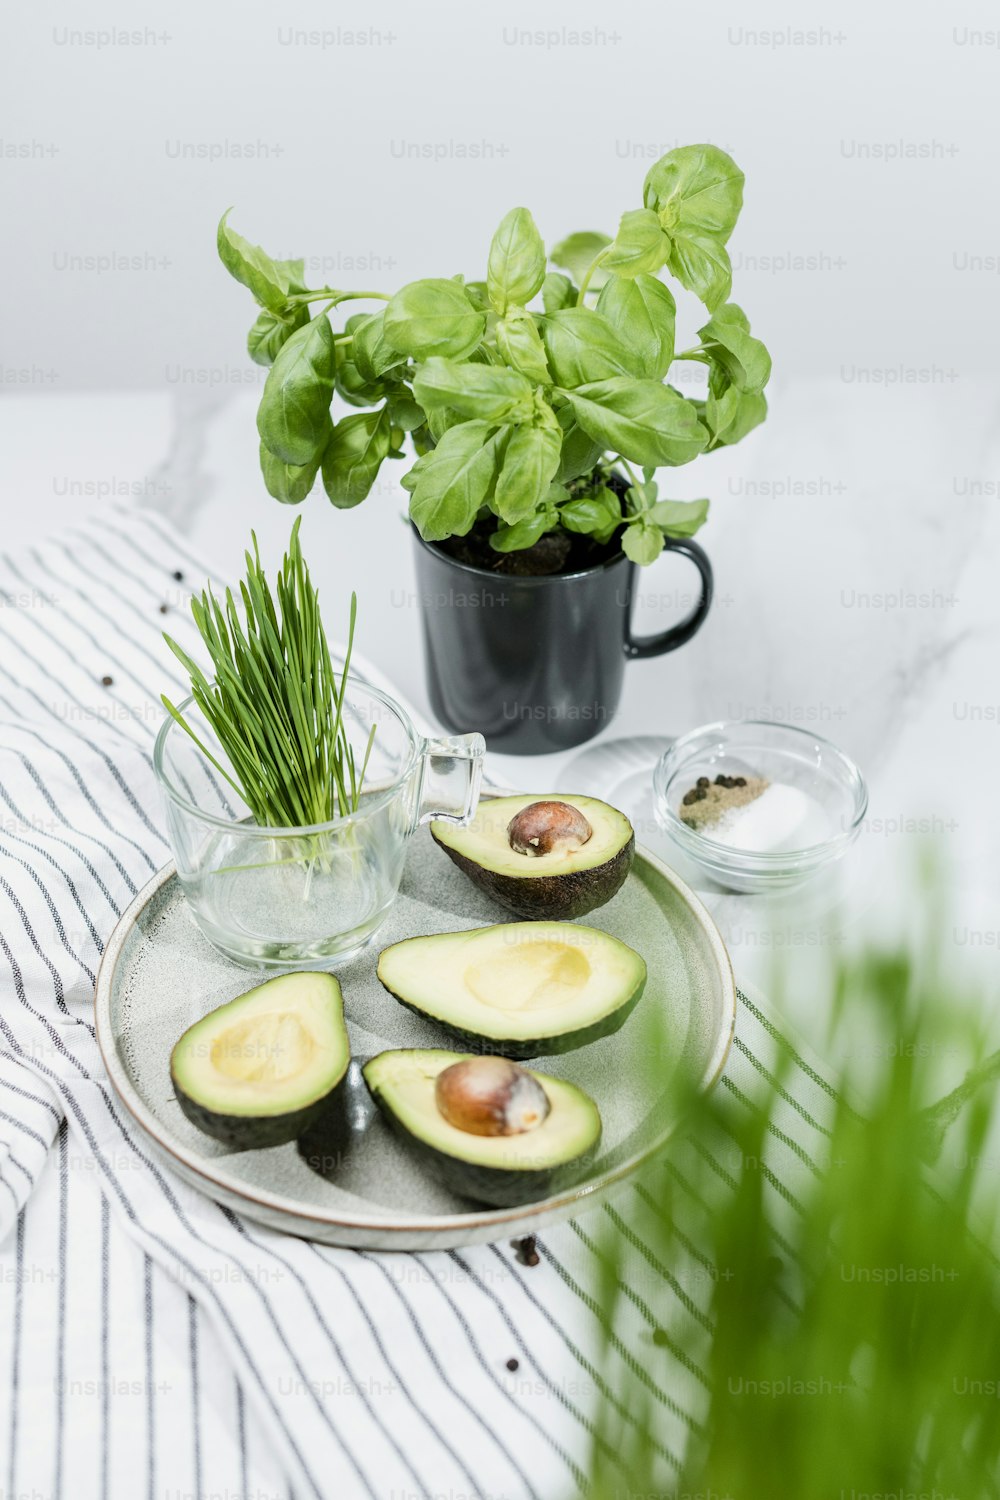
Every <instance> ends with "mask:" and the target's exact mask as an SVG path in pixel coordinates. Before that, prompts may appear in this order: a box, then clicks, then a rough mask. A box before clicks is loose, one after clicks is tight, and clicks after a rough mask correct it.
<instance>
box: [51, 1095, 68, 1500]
mask: <svg viewBox="0 0 1000 1500" xmlns="http://www.w3.org/2000/svg"><path fill="white" fill-rule="evenodd" d="M56 1148H57V1151H58V1154H59V1293H58V1299H57V1306H58V1310H59V1313H58V1315H59V1333H58V1342H57V1344H56V1430H55V1445H56V1472H55V1483H54V1487H53V1488H54V1493H55V1500H61V1496H62V1488H63V1439H64V1437H65V1432H66V1278H67V1274H68V1267H67V1264H66V1239H67V1234H68V1228H69V1226H68V1218H67V1215H68V1209H69V1135H68V1131H67V1128H66V1121H65V1120H63V1121H62V1122H61V1124H60V1126H59V1130H58V1131H57V1133H56Z"/></svg>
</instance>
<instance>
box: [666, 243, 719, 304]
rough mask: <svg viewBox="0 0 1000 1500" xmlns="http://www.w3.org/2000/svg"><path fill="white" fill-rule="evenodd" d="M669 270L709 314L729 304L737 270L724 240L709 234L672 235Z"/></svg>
mask: <svg viewBox="0 0 1000 1500" xmlns="http://www.w3.org/2000/svg"><path fill="white" fill-rule="evenodd" d="M669 238H670V254H669V255H668V257H667V266H668V267H669V269H670V270H671V271H672V272H673V274H674V275H675V276H676V277H677V280H678V281H679V282H680V284H681V286H683V287H686V288H687V290H688V291H689V292H694V294H695V296H696V297H697V298H698V300H699V301H700V302H702V303H703V304H704V305H705V307H707V308H708V310H709V312H714V311H715V309H716V308H717V307H718V306H719V304H720V303H722V302H725V300H726V298H727V297H728V296H729V293H730V292H731V291H732V287H733V268H732V266H731V265H730V262H729V252H728V251H727V250H726V247H725V245H723V244H722V242H721V241H720V240H714V239H712V238H711V237H710V236H709V235H705V234H688V233H686V232H685V233H676V234H672V235H670V237H669Z"/></svg>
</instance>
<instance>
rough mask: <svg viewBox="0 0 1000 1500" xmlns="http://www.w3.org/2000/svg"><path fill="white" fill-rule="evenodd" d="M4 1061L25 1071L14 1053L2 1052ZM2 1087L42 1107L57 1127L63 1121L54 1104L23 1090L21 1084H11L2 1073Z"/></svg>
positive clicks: (0, 1081)
mask: <svg viewBox="0 0 1000 1500" xmlns="http://www.w3.org/2000/svg"><path fill="white" fill-rule="evenodd" d="M4 1061H6V1062H12V1063H14V1064H15V1066H17V1067H18V1068H20V1069H22V1071H23V1068H24V1064H23V1063H21V1062H18V1061H17V1059H16V1058H15V1057H14V1055H13V1054H12V1053H10V1052H0V1062H4ZM0 1086H2V1087H3V1088H7V1089H10V1091H11V1093H12V1094H20V1096H21V1098H22V1099H30V1100H31V1102H32V1103H33V1104H37V1105H39V1106H40V1108H42V1109H45V1110H48V1112H49V1114H50V1115H51V1116H52V1118H53V1120H55V1122H56V1124H57V1125H58V1124H59V1121H60V1120H61V1119H62V1115H61V1114H60V1113H59V1111H58V1110H57V1109H56V1107H55V1105H54V1104H50V1102H49V1101H48V1099H43V1098H42V1097H41V1095H40V1094H33V1093H31V1091H30V1090H29V1089H23V1088H21V1086H20V1084H17V1083H11V1081H10V1079H9V1078H4V1076H3V1074H2V1073H0Z"/></svg>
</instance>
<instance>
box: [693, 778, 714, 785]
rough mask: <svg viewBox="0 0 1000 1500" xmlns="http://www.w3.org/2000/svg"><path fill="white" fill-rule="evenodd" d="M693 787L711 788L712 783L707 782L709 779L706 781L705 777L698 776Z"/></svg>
mask: <svg viewBox="0 0 1000 1500" xmlns="http://www.w3.org/2000/svg"><path fill="white" fill-rule="evenodd" d="M695 785H696V786H711V785H712V783H711V782H710V781H709V779H708V777H707V776H699V777H698V780H697V782H696V783H695Z"/></svg>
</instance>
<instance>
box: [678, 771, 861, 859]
mask: <svg viewBox="0 0 1000 1500" xmlns="http://www.w3.org/2000/svg"><path fill="white" fill-rule="evenodd" d="M702 832H703V833H705V834H706V836H707V837H708V838H710V839H713V840H714V841H715V843H717V844H726V845H728V847H729V848H731V849H742V850H744V851H746V852H747V853H752V854H772V853H775V854H776V853H784V852H785V851H788V850H792V849H807V848H809V847H810V845H812V844H822V843H823V842H824V841H825V840H826V839H828V838H829V837H830V836H831V834H832V833H833V825H832V823H831V820H830V817H829V814H828V813H827V812H826V810H825V809H824V808H823V807H821V806H820V804H819V803H818V802H817V801H816V799H815V797H810V795H809V793H808V792H803V791H801V790H800V789H799V788H798V787H796V786H787V785H786V784H785V783H783V782H780V781H778V782H772V783H771V784H770V786H768V787H767V788H766V790H765V791H763V792H762V793H761V794H760V796H759V797H755V798H754V800H753V801H752V802H747V803H746V804H745V805H744V806H743V807H734V808H732V809H730V811H729V812H727V813H726V814H725V816H724V817H722V818H720V819H719V821H718V822H717V823H714V824H712V825H711V826H710V827H706V828H703V829H702Z"/></svg>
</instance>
